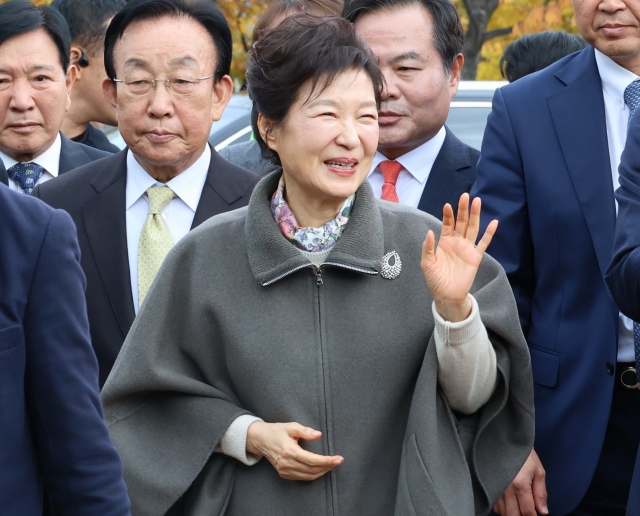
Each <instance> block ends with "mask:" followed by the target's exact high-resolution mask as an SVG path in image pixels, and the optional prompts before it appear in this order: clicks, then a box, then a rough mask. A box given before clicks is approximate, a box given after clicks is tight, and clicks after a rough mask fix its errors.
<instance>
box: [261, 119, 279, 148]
mask: <svg viewBox="0 0 640 516" xmlns="http://www.w3.org/2000/svg"><path fill="white" fill-rule="evenodd" d="M269 129H271V130H269ZM258 132H259V133H260V136H261V137H262V141H263V142H265V143H266V144H267V147H269V148H270V149H271V150H272V151H274V152H278V140H277V137H276V136H277V127H273V122H272V121H271V120H269V119H268V118H267V117H266V116H264V115H263V114H262V113H258Z"/></svg>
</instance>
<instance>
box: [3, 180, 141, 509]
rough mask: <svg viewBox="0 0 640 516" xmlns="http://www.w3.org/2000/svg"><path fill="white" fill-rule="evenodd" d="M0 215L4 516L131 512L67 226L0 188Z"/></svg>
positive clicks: (61, 216)
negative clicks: (48, 510) (105, 412)
mask: <svg viewBox="0 0 640 516" xmlns="http://www.w3.org/2000/svg"><path fill="white" fill-rule="evenodd" d="M0 220H1V221H2V222H1V223H0V242H2V244H1V245H0V292H1V294H0V443H1V444H0V464H1V465H2V467H0V514H2V516H42V514H43V507H44V506H47V507H48V503H49V502H50V504H51V507H52V508H53V509H54V511H55V514H56V515H57V516H105V515H109V516H128V515H129V500H128V498H127V488H126V486H125V483H124V480H123V477H122V464H121V462H120V457H119V456H118V452H117V451H116V449H115V448H114V446H113V444H112V443H111V441H110V440H109V434H108V432H107V428H106V426H105V424H104V422H103V420H102V407H101V405H100V394H99V389H98V364H97V362H96V357H95V355H94V353H93V350H92V349H91V343H90V338H89V324H88V321H87V312H86V305H85V298H84V286H85V278H84V274H83V273H82V269H81V267H80V250H79V249H78V240H77V237H76V231H75V227H74V225H73V222H72V221H71V218H70V217H69V216H68V215H67V214H66V213H64V212H62V211H56V210H52V209H51V208H49V207H48V206H46V205H45V204H44V203H43V202H41V201H38V200H37V199H33V198H32V197H29V196H28V195H22V194H20V193H16V192H12V191H11V190H9V188H7V187H6V186H4V185H0ZM44 489H46V492H47V495H48V500H46V501H45V500H44V497H43V490H44Z"/></svg>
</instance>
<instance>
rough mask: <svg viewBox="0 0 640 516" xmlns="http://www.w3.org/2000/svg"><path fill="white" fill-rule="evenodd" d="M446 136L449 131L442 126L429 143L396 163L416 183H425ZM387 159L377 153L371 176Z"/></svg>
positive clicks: (404, 155) (405, 155) (408, 153)
mask: <svg viewBox="0 0 640 516" xmlns="http://www.w3.org/2000/svg"><path fill="white" fill-rule="evenodd" d="M446 136H447V129H446V128H445V127H444V126H442V127H441V128H440V130H439V131H438V133H437V134H436V135H435V136H434V137H433V138H431V139H430V140H429V141H427V142H425V143H423V144H422V145H420V147H416V148H415V149H413V150H411V151H409V152H407V153H406V154H403V155H402V156H400V157H399V158H397V159H396V160H395V161H397V162H398V163H400V164H401V165H402V167H403V168H404V169H405V170H406V171H407V172H409V174H411V175H412V176H413V177H414V178H415V179H416V181H418V182H420V183H424V182H425V181H426V180H427V178H428V177H429V173H430V172H431V168H432V167H433V163H434V162H435V161H436V158H437V157H438V154H439V153H440V149H442V145H443V144H444V139H445V138H446ZM387 159H389V158H387V157H386V156H385V155H384V154H382V153H380V152H379V151H378V152H376V155H375V156H374V157H373V162H372V163H371V171H370V172H369V176H370V175H371V174H373V172H374V171H375V170H376V168H378V165H379V164H380V162H382V161H385V160H387Z"/></svg>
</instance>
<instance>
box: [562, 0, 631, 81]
mask: <svg viewBox="0 0 640 516" xmlns="http://www.w3.org/2000/svg"><path fill="white" fill-rule="evenodd" d="M573 7H574V10H575V16H576V24H577V26H578V30H579V31H580V34H581V35H582V37H583V38H584V39H585V40H586V41H587V42H588V43H589V44H591V45H593V46H594V47H595V48H597V49H598V50H600V52H602V53H603V54H605V55H606V56H609V57H610V58H612V59H614V60H615V61H616V62H617V63H618V64H620V65H621V66H623V67H625V68H627V69H629V70H631V71H633V72H634V73H636V74H640V2H639V1H638V0H573Z"/></svg>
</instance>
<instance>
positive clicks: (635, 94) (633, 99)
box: [624, 80, 640, 119]
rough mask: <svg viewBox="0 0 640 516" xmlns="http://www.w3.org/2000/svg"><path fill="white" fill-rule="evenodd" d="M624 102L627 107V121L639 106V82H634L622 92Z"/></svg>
mask: <svg viewBox="0 0 640 516" xmlns="http://www.w3.org/2000/svg"><path fill="white" fill-rule="evenodd" d="M624 101H625V103H626V104H627V106H628V107H629V119H631V117H632V116H633V113H634V112H635V110H636V109H638V107H639V106H640V80H635V81H633V82H632V83H631V84H629V86H627V87H626V89H625V90H624Z"/></svg>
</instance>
